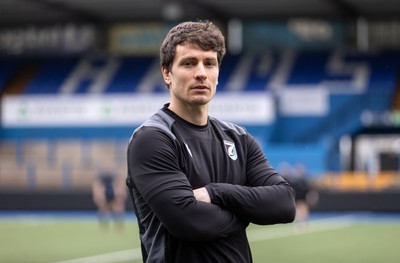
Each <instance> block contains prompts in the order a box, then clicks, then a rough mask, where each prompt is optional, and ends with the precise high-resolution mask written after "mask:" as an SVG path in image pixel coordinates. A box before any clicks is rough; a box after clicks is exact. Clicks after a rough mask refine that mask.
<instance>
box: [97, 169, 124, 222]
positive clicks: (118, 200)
mask: <svg viewBox="0 0 400 263" xmlns="http://www.w3.org/2000/svg"><path fill="white" fill-rule="evenodd" d="M113 167H114V166H113V164H111V163H109V162H107V161H104V162H103V163H102V165H101V169H100V172H99V175H98V176H97V177H96V178H95V180H94V181H93V184H92V197H93V201H94V203H95V204H96V206H97V209H98V218H99V222H100V226H101V227H103V228H106V227H107V226H108V225H107V223H108V220H109V219H113V220H114V221H115V223H116V227H117V228H118V230H122V229H123V223H124V222H123V220H124V213H125V200H126V188H124V183H123V181H122V180H121V178H120V177H119V176H118V175H117V174H116V173H115V171H114V168H113Z"/></svg>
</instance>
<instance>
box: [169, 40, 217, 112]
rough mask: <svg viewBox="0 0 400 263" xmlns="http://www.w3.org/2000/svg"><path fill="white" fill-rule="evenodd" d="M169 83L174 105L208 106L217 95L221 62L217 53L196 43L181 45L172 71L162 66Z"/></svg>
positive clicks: (178, 47) (177, 48)
mask: <svg viewBox="0 0 400 263" xmlns="http://www.w3.org/2000/svg"><path fill="white" fill-rule="evenodd" d="M162 73H163V77H164V80H165V82H166V84H167V85H168V86H169V89H170V94H171V104H172V103H175V104H178V105H182V104H184V105H187V106H189V105H190V106H195V105H205V104H207V103H208V102H209V101H210V100H211V99H212V98H213V96H214V95H215V91H216V87H217V82H218V74H219V65H218V60H217V52H214V51H204V50H202V49H200V48H199V47H197V46H196V45H187V44H186V45H178V46H177V47H176V54H175V58H174V61H173V63H172V66H171V71H170V72H169V71H168V70H167V69H165V68H163V70H162Z"/></svg>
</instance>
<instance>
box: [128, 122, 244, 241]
mask: <svg viewBox="0 0 400 263" xmlns="http://www.w3.org/2000/svg"><path fill="white" fill-rule="evenodd" d="M179 147H180V145H179V144H177V143H176V142H175V141H174V140H173V138H172V137H171V136H170V135H168V134H167V133H166V132H164V131H163V130H162V129H158V128H154V127H144V128H142V129H141V130H139V131H138V132H136V133H135V134H134V136H133V138H132V140H131V142H130V144H129V148H128V167H129V175H130V176H131V178H132V180H133V183H134V187H135V190H136V191H135V192H136V193H137V196H136V199H137V200H141V199H142V200H143V201H144V202H137V201H136V208H137V209H138V212H139V213H140V214H141V217H142V224H144V225H148V224H150V223H151V220H152V218H151V213H152V212H154V214H155V215H156V217H157V218H158V219H159V220H160V221H161V223H162V225H163V226H165V227H166V229H168V231H169V232H170V233H171V234H172V235H174V236H175V237H177V238H180V239H187V240H193V241H206V240H213V239H218V238H224V237H227V236H229V235H231V234H232V233H235V232H238V231H241V230H243V229H244V228H245V227H246V226H247V222H245V221H243V220H241V219H240V218H239V217H238V216H237V215H236V214H235V213H233V212H231V211H229V210H228V209H225V208H222V207H220V206H218V205H215V204H206V203H203V202H199V201H196V199H195V197H194V195H193V191H192V186H191V185H190V183H189V181H188V179H187V176H186V175H185V174H184V172H183V171H182V169H181V166H182V165H180V160H179V158H180V157H179V156H180V154H179V153H178V152H179Z"/></svg>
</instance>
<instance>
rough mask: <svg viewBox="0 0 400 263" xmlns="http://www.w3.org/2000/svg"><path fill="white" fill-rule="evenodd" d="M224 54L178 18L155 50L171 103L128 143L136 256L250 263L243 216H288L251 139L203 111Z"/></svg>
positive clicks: (283, 185) (212, 30)
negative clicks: (138, 252) (137, 235)
mask: <svg viewBox="0 0 400 263" xmlns="http://www.w3.org/2000/svg"><path fill="white" fill-rule="evenodd" d="M224 54H225V39H224V37H223V35H222V33H221V32H220V30H219V29H218V28H217V27H216V26H215V25H213V24H212V23H210V22H185V23H181V24H179V25H177V26H176V27H174V28H173V29H171V31H170V32H169V33H168V34H167V36H166V38H165V40H164V42H163V44H162V46H161V48H160V59H161V71H162V75H163V78H164V81H165V84H166V86H167V88H168V89H169V92H170V103H167V104H165V105H164V107H163V108H162V109H160V110H159V111H158V112H157V113H155V115H153V116H152V117H151V118H150V119H149V120H147V121H146V122H145V123H144V124H143V125H141V126H140V127H139V128H138V129H136V130H135V132H134V133H133V135H132V138H131V140H130V143H129V146H128V178H127V184H128V186H129V188H130V191H131V194H132V197H133V205H134V209H135V212H136V215H137V218H138V223H139V230H140V240H141V244H142V255H143V262H185V263H186V262H190V263H196V262H201V263H204V262H252V255H251V251H250V246H249V242H248V239H247V236H246V228H247V226H248V225H249V223H255V224H260V225H271V224H276V223H288V222H292V221H293V220H294V217H295V203H294V191H293V189H292V187H291V186H290V185H289V184H288V183H287V182H286V181H285V180H284V179H283V178H282V177H281V176H279V174H278V173H277V172H276V170H275V169H274V168H273V167H271V166H270V165H269V163H268V161H267V159H266V157H265V156H264V154H263V152H262V150H261V148H260V146H259V145H258V143H257V142H256V140H255V139H254V137H253V136H251V135H250V134H249V133H248V132H247V131H246V129H244V128H243V127H241V126H238V125H235V124H233V123H227V122H224V121H221V120H218V119H216V118H213V117H209V115H208V108H209V102H210V101H211V100H212V98H213V97H214V95H215V92H216V88H217V83H218V75H219V67H220V65H221V61H222V58H223V56H224ZM271 253H273V251H271Z"/></svg>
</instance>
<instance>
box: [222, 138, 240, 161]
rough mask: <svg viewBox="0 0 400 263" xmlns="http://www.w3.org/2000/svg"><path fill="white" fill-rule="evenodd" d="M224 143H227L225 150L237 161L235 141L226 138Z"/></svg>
mask: <svg viewBox="0 0 400 263" xmlns="http://www.w3.org/2000/svg"><path fill="white" fill-rule="evenodd" d="M224 145H225V151H226V153H227V154H228V156H229V157H230V158H231V159H232V160H234V161H235V160H236V159H237V152H236V147H235V143H234V142H231V141H227V140H224Z"/></svg>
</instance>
